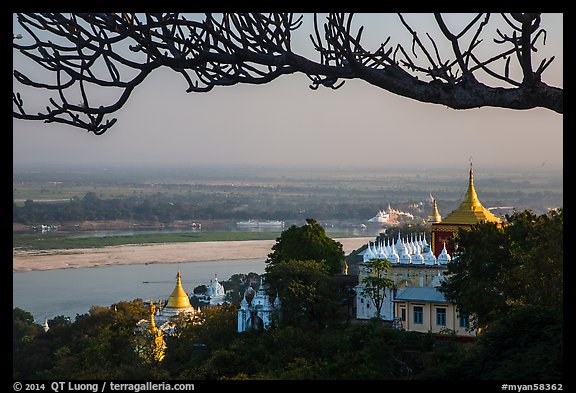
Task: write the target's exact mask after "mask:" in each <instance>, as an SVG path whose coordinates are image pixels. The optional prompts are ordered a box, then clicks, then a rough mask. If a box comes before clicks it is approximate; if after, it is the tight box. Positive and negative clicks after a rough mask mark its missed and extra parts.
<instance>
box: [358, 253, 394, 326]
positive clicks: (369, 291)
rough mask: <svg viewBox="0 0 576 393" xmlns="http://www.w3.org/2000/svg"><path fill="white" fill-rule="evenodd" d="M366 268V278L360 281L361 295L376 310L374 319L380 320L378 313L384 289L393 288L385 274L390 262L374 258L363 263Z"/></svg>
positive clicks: (392, 283) (384, 293)
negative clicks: (369, 301)
mask: <svg viewBox="0 0 576 393" xmlns="http://www.w3.org/2000/svg"><path fill="white" fill-rule="evenodd" d="M364 266H365V267H366V273H367V275H366V277H364V278H363V279H362V284H364V288H363V289H362V295H363V296H367V297H368V298H369V299H370V300H371V301H372V304H374V307H375V308H376V318H377V319H380V317H381V316H380V311H381V310H382V305H383V304H384V300H385V297H386V288H394V281H392V280H391V279H389V278H386V273H387V271H388V269H390V266H391V264H390V261H389V260H387V259H381V258H374V259H371V260H370V261H368V262H366V263H364Z"/></svg>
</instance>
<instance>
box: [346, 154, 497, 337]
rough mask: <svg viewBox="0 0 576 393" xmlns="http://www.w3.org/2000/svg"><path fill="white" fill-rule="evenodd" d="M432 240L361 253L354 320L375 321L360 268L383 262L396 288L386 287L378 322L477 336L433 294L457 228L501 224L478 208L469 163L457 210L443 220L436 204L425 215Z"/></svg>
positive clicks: (395, 242) (387, 242)
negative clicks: (375, 261) (371, 319)
mask: <svg viewBox="0 0 576 393" xmlns="http://www.w3.org/2000/svg"><path fill="white" fill-rule="evenodd" d="M427 222H428V224H429V225H430V226H431V229H430V232H431V236H430V239H429V241H428V239H426V236H425V235H424V234H421V235H417V236H412V237H408V236H405V237H404V238H402V237H401V235H400V234H398V238H397V239H389V238H386V239H380V240H378V241H375V242H369V243H368V245H367V247H366V249H365V250H364V251H363V252H362V253H361V255H362V258H363V263H362V264H360V268H359V275H358V282H359V284H358V285H357V286H356V287H355V291H356V318H358V319H370V318H373V317H375V316H376V308H375V307H374V304H373V303H372V300H371V299H370V298H369V297H368V296H366V295H364V294H363V291H364V288H365V286H364V284H363V278H364V277H367V276H368V275H370V272H369V271H368V269H367V268H366V266H365V265H364V263H366V262H368V261H370V260H372V259H376V258H381V259H387V260H389V261H390V262H391V267H390V269H388V271H387V273H386V277H387V278H389V279H391V280H392V281H393V282H394V283H395V288H386V289H385V291H384V304H383V306H382V308H381V311H380V318H381V319H382V320H385V321H390V322H393V323H394V324H395V326H396V327H400V328H404V329H407V330H418V331H433V332H439V331H441V330H442V329H444V328H446V329H451V330H453V331H455V332H456V334H458V335H463V336H466V335H468V336H470V335H475V333H474V332H471V331H470V329H469V326H470V319H469V318H468V316H466V315H460V314H459V313H458V310H457V309H456V307H455V306H454V305H452V304H450V303H448V302H447V301H446V299H445V298H444V295H443V294H442V293H441V292H439V291H438V290H437V286H438V285H439V284H440V280H441V279H442V276H443V272H444V271H445V270H446V265H447V264H448V263H449V262H450V261H451V260H452V254H453V250H452V249H451V244H452V243H451V242H450V240H451V239H452V238H454V237H455V236H456V235H457V234H458V230H459V229H461V228H462V229H470V228H471V227H472V226H473V225H475V224H477V223H480V222H493V223H496V224H498V225H500V223H501V222H500V219H499V218H498V217H496V216H494V214H492V213H491V212H490V211H489V210H488V209H486V208H484V206H482V203H480V200H479V199H478V195H477V194H476V190H475V188H474V170H473V167H472V163H470V173H469V180H468V188H467V190H466V194H465V195H464V198H463V201H462V202H461V203H460V205H459V206H458V208H457V209H456V210H454V211H452V212H451V213H450V214H448V216H446V218H442V216H441V215H440V213H439V210H438V205H437V202H436V199H434V201H433V207H432V212H431V214H430V215H429V216H428V220H427Z"/></svg>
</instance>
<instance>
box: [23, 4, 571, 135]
mask: <svg viewBox="0 0 576 393" xmlns="http://www.w3.org/2000/svg"><path fill="white" fill-rule="evenodd" d="M67 15H68V16H67ZM398 16H399V19H400V22H401V23H402V25H403V26H404V28H405V29H406V31H407V32H408V33H409V34H410V35H411V37H412V40H411V41H412V47H411V48H410V49H409V50H407V49H406V48H404V46H402V45H401V44H396V45H391V44H390V40H391V38H390V37H388V38H387V39H386V40H385V41H384V42H383V43H382V44H380V46H379V47H378V48H377V49H375V50H373V51H371V50H369V49H366V48H365V47H364V45H363V42H362V35H363V32H364V26H361V27H359V28H358V29H354V28H353V27H352V25H353V14H328V15H327V16H326V19H325V22H324V24H323V25H320V23H319V22H318V16H317V15H315V16H314V26H313V29H314V33H313V34H310V40H311V42H312V44H313V46H314V49H315V50H316V52H317V53H318V55H319V60H317V61H315V60H311V59H309V58H307V57H304V56H301V55H298V54H297V53H295V52H294V51H293V49H292V32H294V31H295V30H297V29H298V28H301V26H302V24H303V21H302V20H303V17H302V16H299V17H296V16H295V15H293V14H289V13H273V14H221V15H213V14H210V13H207V14H204V15H203V17H202V18H198V19H197V20H195V19H188V18H187V17H186V16H184V15H180V14H178V13H147V14H134V13H77V14H61V13H41V14H18V22H19V24H20V26H22V28H23V29H24V30H25V32H26V33H27V36H26V37H22V35H14V36H13V48H14V49H15V50H16V51H17V52H16V53H17V54H19V55H23V56H24V57H25V58H27V59H29V60H30V61H31V62H32V63H33V64H35V65H37V66H40V67H41V68H42V72H41V73H39V74H34V79H32V74H30V73H28V76H27V75H26V72H24V71H21V70H18V69H14V71H13V75H14V79H15V81H16V82H17V83H18V84H20V86H26V87H30V88H33V89H37V90H43V91H46V92H49V93H51V96H50V97H49V98H48V99H47V100H48V102H47V104H48V105H46V107H45V109H44V110H43V111H41V112H37V113H32V111H31V110H29V109H27V107H26V105H25V104H26V102H25V100H24V98H23V94H21V93H20V92H18V91H14V92H13V117H14V118H17V119H25V120H40V121H44V122H47V123H52V122H56V123H63V124H68V125H71V126H74V127H79V128H82V129H85V130H88V131H90V132H94V133H95V134H102V133H104V132H105V131H106V130H108V129H109V128H110V127H112V126H113V125H114V124H115V122H116V118H110V115H112V114H114V113H115V112H117V111H118V110H119V109H120V108H122V107H123V106H124V105H125V103H126V102H127V101H128V100H129V98H130V96H131V95H132V93H133V92H134V89H135V88H136V87H137V86H139V85H140V84H141V83H142V82H143V81H144V80H145V79H146V77H147V76H148V75H150V73H152V72H153V71H154V70H156V69H158V68H160V67H167V68H170V69H171V70H173V71H174V72H176V73H178V74H180V75H181V76H182V77H183V78H184V80H185V82H186V91H187V92H189V93H201V92H209V91H210V90H212V89H213V88H214V87H216V86H231V85H235V84H238V83H248V84H265V83H269V82H271V81H273V80H274V79H276V78H278V77H280V76H281V75H285V74H293V73H303V74H305V75H307V76H308V78H309V79H310V80H311V84H310V88H312V89H318V88H319V87H328V88H331V89H338V88H340V87H342V86H343V85H344V83H345V81H346V80H350V79H361V80H364V81H366V82H368V83H370V84H372V85H374V86H376V87H379V88H381V89H384V90H387V91H389V92H391V93H394V94H398V95H400V96H404V97H407V98H411V99H414V100H417V101H421V102H427V103H435V104H441V105H445V106H447V107H450V108H454V109H470V108H477V107H484V106H491V107H501V108H509V109H530V108H536V107H542V108H547V109H550V110H552V111H555V112H557V113H560V114H561V113H563V89H561V88H557V87H553V86H549V85H547V84H546V83H544V82H542V74H543V72H544V71H545V70H546V68H547V67H548V66H549V65H550V63H551V62H552V61H553V60H554V57H552V58H550V59H543V60H542V61H541V63H540V64H539V65H538V67H536V70H535V71H534V67H533V65H532V61H533V60H532V52H536V51H537V47H536V45H537V43H539V42H540V40H541V39H542V41H541V42H542V44H543V45H544V44H545V41H546V30H544V29H543V28H542V27H541V16H540V14H510V15H505V14H502V15H501V17H502V19H503V20H504V22H505V24H504V26H506V27H507V29H508V30H510V31H511V32H510V31H508V30H506V31H501V30H500V29H497V31H496V33H497V35H498V38H497V39H494V40H493V45H498V46H501V47H502V50H501V51H500V53H498V54H497V55H495V56H492V57H490V58H487V59H484V58H482V57H481V56H480V54H479V53H478V51H477V48H478V47H479V46H480V44H481V42H482V41H483V39H481V38H480V37H481V36H482V34H483V33H484V29H485V27H486V25H487V24H488V21H489V20H490V18H491V17H492V15H490V14H478V15H476V16H474V17H473V18H472V20H471V21H470V23H468V24H467V25H466V27H464V28H463V29H462V30H461V31H460V32H452V31H450V29H449V28H448V26H447V25H446V23H445V22H444V19H443V17H442V15H440V14H435V15H434V18H435V21H436V23H437V25H438V27H439V29H440V31H441V33H442V34H443V38H444V39H446V40H447V42H449V44H450V47H451V49H452V53H451V57H450V58H442V56H441V55H440V51H439V49H438V45H437V42H436V41H435V40H434V39H433V38H432V37H431V36H430V34H428V33H426V38H427V40H426V41H424V40H423V39H422V38H424V37H420V36H419V35H418V32H417V31H416V30H414V29H413V28H412V27H411V26H410V25H409V24H408V23H407V21H406V19H405V18H404V16H403V15H398ZM472 32H473V33H474V34H473V36H472V39H470V40H469V41H468V42H465V38H466V37H467V36H469V35H470V34H471V33H472ZM20 40H24V41H28V43H26V44H20ZM418 54H421V55H423V57H422V56H421V57H420V58H418ZM513 57H515V58H516V62H517V64H518V66H519V67H520V69H521V74H522V75H521V78H517V77H516V78H515V77H513V76H512V75H511V73H510V64H511V61H512V58H513ZM498 68H499V69H498ZM480 72H483V73H484V75H487V76H489V77H491V78H492V79H493V80H495V81H496V82H497V84H496V85H495V86H488V85H486V84H484V83H481V82H480V81H479V80H478V78H477V76H476V75H477V74H478V73H480ZM15 86H16V83H15ZM15 89H16V87H15ZM111 95H114V96H113V97H111Z"/></svg>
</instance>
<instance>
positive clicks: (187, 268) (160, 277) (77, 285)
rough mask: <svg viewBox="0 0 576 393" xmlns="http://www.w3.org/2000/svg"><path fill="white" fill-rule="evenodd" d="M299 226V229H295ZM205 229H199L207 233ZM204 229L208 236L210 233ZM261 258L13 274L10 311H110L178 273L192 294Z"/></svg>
mask: <svg viewBox="0 0 576 393" xmlns="http://www.w3.org/2000/svg"><path fill="white" fill-rule="evenodd" d="M289 225H292V223H287V225H286V226H285V227H284V228H239V227H230V228H210V229H212V230H227V231H258V232H261V231H269V230H273V231H282V230H284V229H287V228H288V226H289ZM298 225H300V224H298ZM322 225H323V226H324V227H325V230H326V233H334V232H340V233H347V234H350V235H352V236H358V235H361V236H376V235H377V234H378V233H379V232H380V231H381V228H380V227H368V228H359V227H358V226H353V225H350V224H348V225H346V224H343V223H342V222H334V223H333V224H331V223H322ZM206 229H208V228H202V230H203V231H204V230H206ZM210 229H208V231H210ZM168 232H191V230H190V229H160V230H159V229H151V230H141V229H140V230H96V231H82V232H79V233H78V234H77V235H76V236H77V237H87V236H125V235H134V234H144V233H168ZM264 268H265V262H264V259H249V260H227V261H207V262H190V263H162V264H147V265H146V264H136V265H115V266H106V267H98V268H74V269H55V270H42V271H29V272H13V273H12V282H13V301H12V307H13V308H15V307H19V308H21V309H23V310H26V311H28V312H30V313H31V314H32V315H33V316H34V318H35V320H36V322H38V323H44V319H45V318H48V319H51V318H54V317H56V316H59V315H63V316H67V317H70V318H71V319H72V320H74V318H75V317H76V315H77V314H85V313H87V312H89V310H90V307H91V306H93V305H97V306H110V305H112V304H114V303H118V302H119V301H122V300H128V301H130V300H134V299H143V300H149V299H150V298H153V299H154V300H157V299H167V298H168V296H169V295H170V293H172V290H173V289H174V285H175V283H176V273H177V272H178V270H180V272H181V274H182V285H183V287H184V289H185V290H186V292H188V294H191V293H192V292H193V290H194V288H195V287H197V286H199V285H209V284H210V280H211V279H213V278H214V276H215V275H216V276H217V277H218V279H219V280H220V281H224V280H227V279H229V278H230V277H231V276H232V275H233V274H235V273H245V274H247V273H250V272H254V273H258V274H261V273H264Z"/></svg>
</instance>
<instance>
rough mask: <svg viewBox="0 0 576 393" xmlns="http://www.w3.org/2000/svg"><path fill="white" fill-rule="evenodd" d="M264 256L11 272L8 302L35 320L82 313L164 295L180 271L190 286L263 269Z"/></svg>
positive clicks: (185, 284) (188, 290) (42, 320)
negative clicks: (242, 258)
mask: <svg viewBox="0 0 576 393" xmlns="http://www.w3.org/2000/svg"><path fill="white" fill-rule="evenodd" d="M264 268H265V262H264V259H247V260H229V261H207V262H190V263H161V264H138V265H115V266H107V267H99V268H76V269H55V270H43V271H42V270H38V271H30V272H15V273H12V282H13V300H12V307H13V308H15V307H19V308H21V309H23V310H26V311H28V312H30V313H31V314H32V315H33V316H34V319H35V320H36V322H37V323H40V324H42V323H44V318H48V319H51V318H54V317H56V316H59V315H63V316H67V317H70V318H71V319H72V320H74V318H75V317H76V315H77V314H85V313H88V311H89V310H90V307H91V306H93V305H97V306H110V305H112V304H114V303H118V302H119V301H122V300H128V301H129V300H134V299H144V300H149V299H150V298H152V299H154V301H156V300H158V299H167V298H168V296H169V295H170V293H172V290H173V289H174V285H175V284H176V273H177V272H178V271H180V272H181V275H182V286H183V287H184V290H186V292H188V294H191V293H192V292H193V290H194V288H195V287H197V286H199V285H202V284H204V285H206V286H208V285H209V284H210V280H211V279H213V278H214V277H215V275H216V277H218V280H220V281H224V280H227V279H229V278H230V277H231V276H232V275H233V274H235V273H246V274H247V273H250V272H254V273H258V274H262V273H264Z"/></svg>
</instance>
